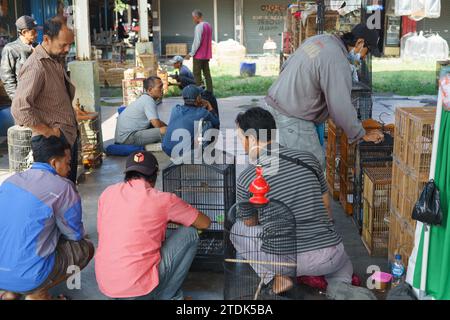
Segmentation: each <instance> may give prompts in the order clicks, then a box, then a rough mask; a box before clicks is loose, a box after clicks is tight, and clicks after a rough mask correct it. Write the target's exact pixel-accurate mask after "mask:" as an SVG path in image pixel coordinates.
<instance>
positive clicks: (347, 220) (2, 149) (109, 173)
mask: <svg viewBox="0 0 450 320" xmlns="http://www.w3.org/2000/svg"><path fill="white" fill-rule="evenodd" d="M433 99H434V100H435V97H420V98H418V99H415V100H411V99H407V98H404V97H376V98H375V107H374V118H376V117H377V116H378V115H380V114H382V113H383V119H387V120H384V121H385V122H386V123H390V122H392V119H393V114H394V112H395V106H396V105H400V106H423V105H433V104H434V105H435V104H436V103H435V101H434V100H433ZM105 102H109V103H111V104H113V103H115V102H117V101H115V100H114V99H110V100H105ZM178 102H180V100H179V99H167V100H166V101H165V102H164V104H163V105H162V106H161V108H160V113H161V118H162V120H164V121H166V122H168V120H169V119H168V118H169V114H170V110H171V107H172V106H174V105H175V104H176V103H178ZM262 103H263V101H262V99H261V97H239V98H227V99H222V100H220V101H219V104H220V109H221V120H222V130H223V131H224V130H225V129H227V128H234V119H235V117H236V115H237V114H238V113H239V112H242V111H244V110H245V109H247V108H249V107H251V106H256V105H261V104H262ZM116 110H117V108H115V107H103V108H102V120H103V137H104V141H105V146H106V145H108V144H110V143H112V142H113V140H112V139H113V136H114V128H115V123H116V117H117V113H116ZM385 113H386V114H385ZM233 138H234V139H236V137H235V136H234V137H233ZM234 143H235V145H236V146H238V148H237V149H236V153H237V155H242V149H241V148H239V144H238V143H237V141H235V142H234ZM227 145H228V143H227ZM219 146H220V143H219ZM227 150H228V149H227ZM2 155H3V156H2ZM157 157H158V160H159V161H160V164H161V167H162V168H164V167H165V166H166V165H167V164H168V161H169V159H168V157H166V156H165V155H163V154H162V153H158V154H157ZM124 161H125V159H124V158H117V157H108V158H106V159H105V161H104V164H103V166H102V167H101V168H100V169H98V170H95V171H94V172H92V173H87V174H85V175H84V179H83V181H82V182H81V183H80V185H79V191H80V193H81V196H82V199H83V210H84V222H85V225H86V229H87V232H88V234H89V236H90V238H91V239H92V241H94V243H97V232H96V212H97V199H98V197H99V195H100V194H101V193H102V192H103V190H104V189H105V188H106V187H107V186H109V185H111V184H114V183H117V182H119V181H121V179H122V178H123V177H122V171H123V168H124ZM7 168H8V163H7V149H6V143H3V144H2V141H1V140H0V182H1V180H2V172H3V174H4V173H5V172H6V171H7ZM240 170H242V166H240V167H238V172H240ZM4 177H5V176H4V175H3V178H4ZM158 186H159V187H161V180H160V179H159V181H158ZM333 210H334V214H335V218H336V226H337V229H338V232H339V233H340V234H341V235H342V236H343V239H344V244H345V247H346V250H347V252H348V254H349V255H350V258H351V260H352V262H353V264H354V268H355V272H356V273H357V274H359V275H360V276H361V277H362V278H363V281H364V282H365V281H366V279H367V268H368V267H369V266H373V265H376V266H379V267H380V268H381V269H382V270H385V271H386V269H387V259H386V258H372V257H369V256H368V253H367V251H366V249H365V248H364V246H363V244H362V242H361V240H360V236H359V233H358V231H357V228H356V227H355V225H354V223H353V219H352V218H351V217H348V216H346V215H345V214H344V212H343V210H342V208H341V207H340V205H339V204H337V203H334V204H333ZM223 284H224V275H223V273H216V272H191V273H190V274H189V276H188V279H187V280H186V282H185V284H184V290H185V294H186V295H188V296H192V297H193V298H194V299H205V300H207V299H212V300H216V299H222V298H223ZM300 291H301V296H302V298H304V299H314V300H316V299H324V297H323V296H322V295H320V294H319V293H318V292H317V291H315V290H309V289H307V288H304V287H302V288H301V290H300ZM53 292H54V293H55V294H56V293H58V294H59V293H64V294H66V295H68V296H70V297H71V298H73V299H90V300H92V299H106V297H105V296H103V295H102V294H101V293H100V292H99V290H98V287H97V284H96V281H95V274H94V262H91V263H90V265H89V266H88V267H87V268H86V269H85V270H84V271H83V272H82V288H81V290H72V291H69V290H68V289H67V288H66V287H65V286H60V287H58V288H55V289H54V290H53ZM381 298H382V297H381Z"/></svg>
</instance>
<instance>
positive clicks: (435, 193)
mask: <svg viewBox="0 0 450 320" xmlns="http://www.w3.org/2000/svg"><path fill="white" fill-rule="evenodd" d="M412 218H413V219H414V220H417V221H420V222H423V223H426V224H429V225H434V226H440V225H441V224H442V209H441V199H440V193H439V190H438V188H437V186H436V183H435V182H434V180H430V181H429V182H428V183H427V184H426V185H425V188H424V189H423V191H422V194H421V195H420V198H419V201H417V203H416V205H415V206H414V210H413V212H412Z"/></svg>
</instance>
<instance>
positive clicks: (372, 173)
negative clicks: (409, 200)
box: [362, 167, 392, 257]
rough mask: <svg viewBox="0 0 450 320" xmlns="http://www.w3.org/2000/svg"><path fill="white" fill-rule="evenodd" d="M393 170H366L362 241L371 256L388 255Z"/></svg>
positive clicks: (387, 168) (386, 168)
mask: <svg viewBox="0 0 450 320" xmlns="http://www.w3.org/2000/svg"><path fill="white" fill-rule="evenodd" d="M391 186H392V169H391V168H389V167H384V168H378V167H374V168H366V169H364V196H363V202H364V205H363V212H364V219H363V228H362V240H363V243H364V245H365V246H366V248H367V250H368V251H369V254H370V255H371V256H386V257H387V255H388V242H389V224H388V222H387V219H388V218H389V216H390V203H391Z"/></svg>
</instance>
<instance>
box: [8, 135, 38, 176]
mask: <svg viewBox="0 0 450 320" xmlns="http://www.w3.org/2000/svg"><path fill="white" fill-rule="evenodd" d="M31 136H32V131H31V129H30V128H27V127H20V126H13V127H11V128H9V129H8V158H9V171H10V172H22V171H25V170H27V169H28V168H30V167H31V165H32V164H33V153H32V151H31Z"/></svg>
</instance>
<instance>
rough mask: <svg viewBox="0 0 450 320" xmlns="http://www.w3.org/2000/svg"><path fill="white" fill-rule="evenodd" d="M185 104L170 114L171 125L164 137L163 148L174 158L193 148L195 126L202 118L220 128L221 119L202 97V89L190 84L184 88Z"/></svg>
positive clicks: (212, 125)
mask: <svg viewBox="0 0 450 320" xmlns="http://www.w3.org/2000/svg"><path fill="white" fill-rule="evenodd" d="M183 99H184V105H182V106H180V105H177V106H176V107H175V108H174V109H173V110H172V114H171V116H170V122H169V126H168V128H167V132H166V135H165V136H164V138H163V142H162V149H163V150H164V152H165V153H166V154H167V155H168V156H169V157H172V158H178V157H179V156H182V155H183V151H184V150H192V148H193V145H194V136H195V128H196V127H197V124H198V122H199V121H200V120H203V121H205V122H207V123H210V124H211V127H214V128H218V127H219V126H220V120H219V116H218V114H217V113H216V112H215V111H214V108H213V107H212V105H211V103H209V102H208V101H206V100H203V99H202V89H201V88H199V87H197V86H195V85H189V86H187V87H186V88H184V89H183ZM175 147H176V148H175Z"/></svg>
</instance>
